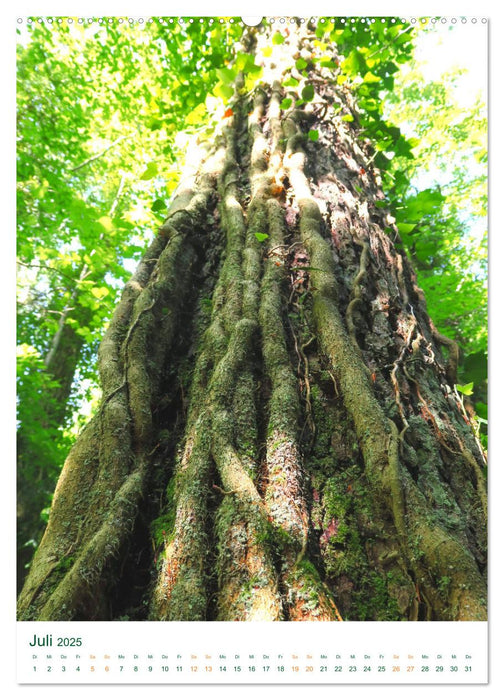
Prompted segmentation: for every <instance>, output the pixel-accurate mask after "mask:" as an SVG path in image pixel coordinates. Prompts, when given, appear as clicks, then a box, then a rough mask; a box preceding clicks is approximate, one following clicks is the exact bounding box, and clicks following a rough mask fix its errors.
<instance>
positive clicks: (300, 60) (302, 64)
mask: <svg viewBox="0 0 504 700" xmlns="http://www.w3.org/2000/svg"><path fill="white" fill-rule="evenodd" d="M307 65H308V63H307V62H306V61H305V60H304V58H298V60H297V61H296V68H297V69H298V70H303V68H306V66H307Z"/></svg>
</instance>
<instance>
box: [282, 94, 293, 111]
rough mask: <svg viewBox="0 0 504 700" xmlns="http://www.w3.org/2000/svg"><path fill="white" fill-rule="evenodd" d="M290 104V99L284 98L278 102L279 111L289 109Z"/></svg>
mask: <svg viewBox="0 0 504 700" xmlns="http://www.w3.org/2000/svg"><path fill="white" fill-rule="evenodd" d="M291 104H292V97H286V98H285V99H284V100H282V101H281V102H280V109H289V107H290V106H291Z"/></svg>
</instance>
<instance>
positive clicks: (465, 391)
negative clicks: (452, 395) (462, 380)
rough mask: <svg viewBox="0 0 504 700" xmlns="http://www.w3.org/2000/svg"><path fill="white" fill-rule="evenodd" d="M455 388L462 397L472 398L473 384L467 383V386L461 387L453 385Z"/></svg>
mask: <svg viewBox="0 0 504 700" xmlns="http://www.w3.org/2000/svg"><path fill="white" fill-rule="evenodd" d="M455 386H456V388H457V391H459V392H460V393H461V394H463V395H464V396H472V393H473V387H474V382H469V384H464V385H463V386H462V385H461V384H455Z"/></svg>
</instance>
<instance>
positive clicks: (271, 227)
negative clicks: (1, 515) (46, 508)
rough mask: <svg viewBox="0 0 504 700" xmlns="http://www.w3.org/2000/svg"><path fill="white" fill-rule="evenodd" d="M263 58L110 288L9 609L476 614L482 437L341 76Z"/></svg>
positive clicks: (480, 586) (100, 614) (215, 615)
mask: <svg viewBox="0 0 504 700" xmlns="http://www.w3.org/2000/svg"><path fill="white" fill-rule="evenodd" d="M251 36H252V37H253V38H254V40H255V37H254V33H253V32H252V33H251ZM257 39H258V41H259V42H260V41H261V37H260V36H258V37H257ZM300 46H301V47H304V48H300ZM307 46H308V48H309V51H308V52H307V54H306V55H307V56H313V55H316V51H317V49H316V47H315V46H313V45H311V44H310V37H309V36H308V35H305V36H304V37H303V38H302V40H301V43H300V44H299V45H298V35H297V34H296V33H295V32H292V33H291V36H290V37H289V39H288V40H286V42H285V52H286V55H288V54H289V52H290V56H291V57H292V55H294V56H297V55H298V52H299V51H300V50H301V52H303V51H305V50H306V47H307ZM249 48H250V47H249ZM301 55H303V54H301ZM267 67H268V68H269V71H270V75H271V76H272V77H271V79H270V80H269V81H268V82H265V83H264V84H263V85H262V86H261V87H259V88H257V89H256V90H255V91H254V94H253V95H252V96H249V95H247V94H243V92H244V91H243V89H242V83H241V82H240V78H239V79H238V80H237V85H236V99H235V101H234V103H233V114H232V115H231V116H229V117H226V118H225V119H224V120H223V123H222V127H221V128H220V129H218V130H217V132H216V134H215V137H214V139H213V140H212V143H208V144H201V145H202V150H203V151H204V152H203V154H202V159H201V161H200V164H199V165H198V166H197V167H196V169H195V171H194V172H193V173H192V174H190V175H189V176H187V177H186V179H185V180H184V185H183V186H182V187H181V188H179V192H178V196H177V197H176V199H175V201H174V204H173V207H172V209H171V210H170V212H169V215H168V218H167V220H166V223H165V225H164V226H163V228H162V230H161V232H160V234H159V235H158V236H157V237H156V238H155V240H154V242H153V243H152V245H151V246H150V248H149V250H148V251H147V252H146V254H145V256H144V258H143V260H142V262H141V263H140V266H139V268H138V270H137V272H136V274H135V275H134V277H133V278H132V279H131V281H130V282H129V283H128V284H127V285H126V288H125V290H124V293H123V296H122V299H121V302H120V304H119V306H118V307H117V309H116V312H115V314H114V317H113V319H112V322H111V324H110V327H109V330H108V331H107V334H106V336H105V338H104V340H103V342H102V344H101V348H100V375H101V382H102V386H103V401H102V405H101V407H100V409H99V412H98V413H97V415H95V417H94V418H93V419H92V421H91V422H90V423H89V425H88V426H87V427H86V428H85V430H84V431H83V433H82V434H81V436H80V437H79V439H78V440H77V442H76V444H75V446H74V448H73V449H72V451H71V452H70V454H69V456H68V459H67V462H66V464H65V467H64V469H63V472H62V475H61V478H60V481H59V483H58V486H57V489H56V493H55V496H54V503H53V508H52V513H51V518H50V520H49V524H48V527H47V530H46V533H45V535H44V538H43V540H42V542H41V545H40V547H39V549H38V551H37V554H36V557H35V560H34V562H33V565H32V567H31V570H30V573H29V576H28V579H27V581H26V584H25V586H24V588H23V591H22V593H21V595H20V597H19V617H20V618H21V619H40V620H45V619H47V620H49V619H56V620H72V619H77V620H91V619H107V620H108V619H153V620H482V619H486V583H485V571H486V568H485V567H486V563H485V562H486V558H485V552H486V545H485V531H486V495H485V483H484V476H483V474H484V467H485V465H484V460H483V457H482V452H481V450H480V449H479V446H478V443H477V441H476V438H475V437H474V435H473V432H472V429H471V426H470V425H469V424H468V423H467V421H466V419H465V416H464V412H463V409H462V407H461V406H460V405H459V403H458V398H457V394H456V392H454V391H453V381H454V375H453V370H454V367H453V353H452V354H450V356H449V357H447V358H446V357H445V356H444V354H443V346H445V345H446V343H445V342H444V340H443V339H442V338H440V337H439V334H437V332H436V330H435V328H434V327H433V325H432V323H431V321H430V319H429V316H428V314H427V310H426V304H425V299H424V297H423V294H422V292H421V290H420V289H419V288H418V286H417V284H416V280H415V275H414V272H413V271H412V269H411V267H410V264H409V261H408V259H407V258H406V256H405V255H404V253H403V252H400V250H396V248H395V245H394V243H395V242H398V241H399V236H398V233H397V230H396V228H395V225H394V222H393V220H392V219H391V217H390V215H389V214H388V213H387V212H386V210H384V209H382V208H380V207H377V206H376V202H379V201H380V200H382V199H383V198H384V196H383V193H382V192H381V190H380V186H379V172H378V171H377V170H376V169H374V168H372V167H370V166H369V162H370V160H371V156H372V154H371V153H370V152H369V146H367V145H366V144H365V143H364V142H363V141H362V139H359V127H358V122H352V123H349V122H348V121H343V120H342V119H341V117H342V116H344V115H345V114H350V113H352V114H354V115H355V113H356V110H355V106H354V105H353V102H352V96H351V94H349V92H348V90H347V89H346V88H345V87H342V86H338V85H337V84H336V83H335V82H334V80H333V79H334V74H329V73H328V72H327V70H328V69H325V68H321V67H320V66H319V65H317V66H316V65H315V64H313V63H312V64H311V65H310V67H309V69H308V76H309V81H310V83H311V84H312V85H314V86H315V99H314V100H312V101H310V102H309V103H305V104H302V105H298V106H296V107H294V108H293V109H290V110H286V111H282V109H281V107H280V104H281V102H282V100H283V98H284V93H283V88H282V82H281V79H282V71H283V69H282V66H278V65H277V66H276V68H275V67H272V66H267ZM275 71H276V73H275ZM302 79H305V78H302ZM335 107H337V109H335ZM309 130H312V131H313V130H316V131H317V133H318V139H317V140H315V141H313V140H311V139H309V138H307V134H308V132H309ZM390 231H391V233H389V232H390ZM257 234H267V238H265V237H264V235H257Z"/></svg>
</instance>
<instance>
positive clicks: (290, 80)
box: [283, 75, 299, 87]
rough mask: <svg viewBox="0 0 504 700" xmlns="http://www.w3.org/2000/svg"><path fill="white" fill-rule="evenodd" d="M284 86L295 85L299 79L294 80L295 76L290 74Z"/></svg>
mask: <svg viewBox="0 0 504 700" xmlns="http://www.w3.org/2000/svg"><path fill="white" fill-rule="evenodd" d="M283 85H284V87H297V86H298V85H299V80H296V78H293V77H292V75H291V77H290V78H289V79H288V80H286V81H285V82H284V84H283Z"/></svg>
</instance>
